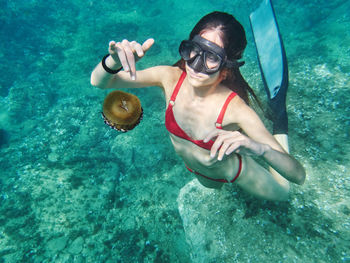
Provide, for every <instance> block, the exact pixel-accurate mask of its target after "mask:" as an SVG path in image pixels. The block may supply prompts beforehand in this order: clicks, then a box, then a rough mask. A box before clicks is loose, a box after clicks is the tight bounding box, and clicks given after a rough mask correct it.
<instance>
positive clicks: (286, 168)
mask: <svg viewBox="0 0 350 263" xmlns="http://www.w3.org/2000/svg"><path fill="white" fill-rule="evenodd" d="M266 146H267V147H266V150H265V151H264V154H263V155H262V157H263V158H264V160H265V161H266V162H267V163H268V164H269V165H270V166H271V167H272V168H273V169H274V170H276V171H277V172H278V173H279V174H280V175H281V176H283V177H284V178H286V179H287V180H288V181H290V182H293V183H296V184H300V185H301V184H303V183H304V181H305V170H304V168H303V167H302V166H301V164H300V163H299V162H298V161H297V160H295V159H294V158H293V157H292V156H290V155H289V154H287V153H282V152H280V151H277V150H274V149H272V148H271V147H270V146H268V145H266Z"/></svg>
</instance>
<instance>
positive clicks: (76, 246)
mask: <svg viewBox="0 0 350 263" xmlns="http://www.w3.org/2000/svg"><path fill="white" fill-rule="evenodd" d="M83 245H84V239H83V238H82V237H77V238H76V239H75V240H74V241H73V242H72V244H71V245H70V246H69V248H68V252H69V253H70V254H73V255H78V254H79V253H80V252H81V251H82V250H83Z"/></svg>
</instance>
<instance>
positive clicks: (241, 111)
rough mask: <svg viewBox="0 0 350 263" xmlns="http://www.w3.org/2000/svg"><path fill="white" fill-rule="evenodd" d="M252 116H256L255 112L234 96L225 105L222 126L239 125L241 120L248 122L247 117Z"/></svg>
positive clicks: (237, 96) (238, 97)
mask: <svg viewBox="0 0 350 263" xmlns="http://www.w3.org/2000/svg"><path fill="white" fill-rule="evenodd" d="M252 114H256V113H255V111H254V110H253V109H252V108H251V107H249V105H247V103H246V102H245V101H244V100H243V99H242V98H241V97H240V96H239V95H238V94H236V95H235V96H234V97H233V99H232V100H231V101H230V102H229V104H228V105H227V109H226V112H225V117H224V123H223V124H224V125H225V123H226V125H229V124H239V123H241V122H242V120H243V121H249V120H248V119H249V116H251V115H252Z"/></svg>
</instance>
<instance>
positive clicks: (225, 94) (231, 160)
mask: <svg viewBox="0 0 350 263" xmlns="http://www.w3.org/2000/svg"><path fill="white" fill-rule="evenodd" d="M153 43H154V40H153V39H148V40H146V41H145V42H144V43H143V44H142V45H141V44H139V43H137V42H135V41H131V42H129V41H128V40H123V41H122V42H117V43H116V42H114V41H111V42H110V43H109V56H105V57H104V58H103V60H102V62H101V63H99V64H98V65H97V66H96V68H95V69H94V70H93V72H92V75H91V84H92V85H93V86H96V87H98V88H101V89H108V88H122V87H123V88H141V87H147V86H159V87H161V88H162V89H163V91H164V93H165V99H166V104H167V105H166V106H167V109H166V114H165V125H166V128H167V129H168V131H169V133H170V138H171V142H172V144H173V146H174V148H175V151H176V153H177V154H178V155H179V156H181V157H182V159H183V161H184V162H185V165H186V166H187V168H188V169H189V170H190V171H191V172H193V173H194V174H195V175H196V177H197V178H198V180H199V181H200V183H201V184H203V185H204V186H206V187H210V188H220V187H221V186H222V185H223V184H224V183H228V182H235V183H237V184H238V185H239V186H240V187H241V188H243V189H244V190H246V191H247V192H249V193H251V194H253V195H255V196H257V197H259V198H263V199H268V200H286V199H287V198H288V192H289V182H293V183H296V184H303V183H304V180H305V170H304V168H303V167H302V166H301V165H300V163H299V162H298V161H296V160H295V159H294V158H293V157H292V156H290V155H289V154H288V153H287V152H286V151H285V150H284V149H283V147H282V146H281V145H280V144H279V142H278V141H277V140H279V137H277V136H275V137H276V138H277V140H276V138H275V137H274V136H273V135H271V134H270V133H269V132H268V130H267V129H266V128H265V126H264V124H263V123H262V121H261V120H260V118H259V117H258V115H257V114H256V113H255V112H254V110H252V108H250V107H249V106H248V104H249V99H248V92H249V93H251V94H252V96H253V97H255V95H254V93H253V91H252V90H251V88H250V87H249V85H248V84H247V83H246V81H245V80H244V79H243V77H242V75H241V73H240V71H239V67H240V66H241V65H242V64H243V63H242V62H239V61H238V60H239V59H241V57H242V54H243V51H244V49H245V47H246V45H247V41H246V36H245V31H244V29H243V27H242V25H241V24H240V23H239V22H238V21H237V20H236V19H235V18H234V17H233V16H232V15H229V14H227V13H222V12H213V13H210V14H208V15H206V16H204V17H203V18H202V19H201V20H200V21H199V22H198V23H197V25H196V26H195V27H194V29H193V30H192V32H191V34H190V38H189V40H185V41H182V42H181V45H180V49H179V51H180V55H181V57H182V59H181V60H180V61H178V62H177V63H176V64H175V65H174V66H155V67H151V68H147V69H144V70H140V71H136V69H135V63H136V62H137V60H139V59H140V58H142V57H143V56H144V55H145V53H146V52H147V50H149V49H150V48H151V46H152V45H153ZM121 67H122V68H123V69H124V71H120V70H121ZM281 143H282V144H283V142H282V141H281ZM252 156H258V157H259V158H261V159H262V160H263V161H264V162H266V163H267V164H268V165H269V166H270V172H269V171H268V170H266V169H265V168H263V167H262V166H261V165H259V164H258V163H257V162H255V161H254V160H253V159H252Z"/></svg>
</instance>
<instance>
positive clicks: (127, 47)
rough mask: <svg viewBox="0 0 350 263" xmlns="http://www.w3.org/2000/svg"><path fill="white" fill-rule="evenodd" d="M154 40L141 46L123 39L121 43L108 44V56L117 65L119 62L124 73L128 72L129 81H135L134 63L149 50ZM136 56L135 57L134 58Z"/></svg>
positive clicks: (149, 40) (150, 39) (147, 41)
mask: <svg viewBox="0 0 350 263" xmlns="http://www.w3.org/2000/svg"><path fill="white" fill-rule="evenodd" d="M153 43H154V39H152V38H149V39H147V40H146V41H145V42H144V43H143V44H142V45H141V44H140V43H138V42H136V41H131V42H129V41H128V40H126V39H124V40H123V41H122V42H115V41H111V42H109V48H108V51H109V54H110V55H111V56H112V58H113V60H114V61H115V62H116V63H118V61H120V63H121V65H122V66H123V68H124V71H126V72H130V77H131V79H133V80H135V79H136V67H135V63H136V62H137V61H138V60H139V59H140V58H142V57H143V56H144V55H145V53H146V52H147V51H148V50H149V49H150V48H151V46H152V45H153ZM135 55H136V57H135Z"/></svg>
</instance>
